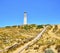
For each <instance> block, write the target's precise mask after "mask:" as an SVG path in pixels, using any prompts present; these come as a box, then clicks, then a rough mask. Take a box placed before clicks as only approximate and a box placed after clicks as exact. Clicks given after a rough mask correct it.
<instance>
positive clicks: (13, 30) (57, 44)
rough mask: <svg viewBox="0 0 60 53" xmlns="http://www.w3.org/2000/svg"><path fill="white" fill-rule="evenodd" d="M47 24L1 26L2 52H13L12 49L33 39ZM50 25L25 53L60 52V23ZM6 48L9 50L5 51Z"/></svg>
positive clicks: (0, 45) (0, 51)
mask: <svg viewBox="0 0 60 53" xmlns="http://www.w3.org/2000/svg"><path fill="white" fill-rule="evenodd" d="M46 26H47V25H35V24H31V25H21V26H6V27H4V28H0V53H12V51H15V50H16V49H18V48H19V47H21V46H23V45H24V44H25V43H28V42H29V41H31V40H32V39H33V38H34V37H36V36H37V35H38V34H39V33H40V32H41V31H42V30H43V28H44V27H46ZM48 26H49V27H48V28H47V29H46V31H45V33H44V34H43V35H42V37H41V38H40V40H38V41H37V42H36V43H35V44H34V45H32V46H30V47H28V48H27V49H26V50H24V51H23V53H49V52H50V53H58V52H60V25H49V24H48ZM13 46H14V47H13ZM5 50H7V51H6V52H5ZM2 51H3V52H2Z"/></svg>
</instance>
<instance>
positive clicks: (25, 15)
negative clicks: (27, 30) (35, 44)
mask: <svg viewBox="0 0 60 53" xmlns="http://www.w3.org/2000/svg"><path fill="white" fill-rule="evenodd" d="M26 24H27V12H24V25H26Z"/></svg>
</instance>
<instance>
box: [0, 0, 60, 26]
mask: <svg viewBox="0 0 60 53" xmlns="http://www.w3.org/2000/svg"><path fill="white" fill-rule="evenodd" d="M24 11H26V12H27V13H28V24H60V0H0V27H1V26H7V25H21V24H23V18H24Z"/></svg>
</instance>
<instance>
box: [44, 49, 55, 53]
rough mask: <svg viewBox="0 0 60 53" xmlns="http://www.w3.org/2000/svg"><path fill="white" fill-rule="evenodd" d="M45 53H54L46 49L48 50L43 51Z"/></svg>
mask: <svg viewBox="0 0 60 53" xmlns="http://www.w3.org/2000/svg"><path fill="white" fill-rule="evenodd" d="M45 53H54V52H53V50H51V49H48V50H46V51H45Z"/></svg>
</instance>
